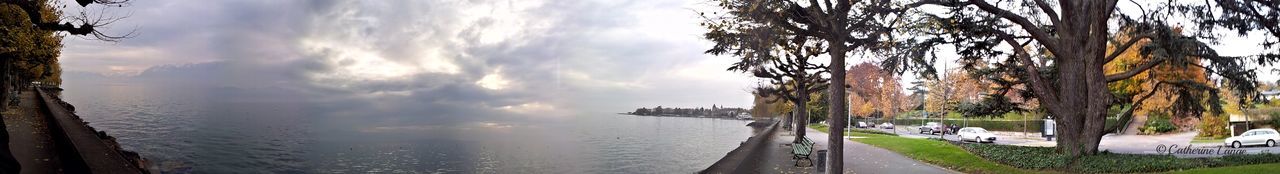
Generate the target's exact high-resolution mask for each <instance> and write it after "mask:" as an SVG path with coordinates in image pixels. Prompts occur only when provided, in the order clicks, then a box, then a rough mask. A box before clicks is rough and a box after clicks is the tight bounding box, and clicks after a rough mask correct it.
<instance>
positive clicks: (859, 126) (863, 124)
mask: <svg viewBox="0 0 1280 174" xmlns="http://www.w3.org/2000/svg"><path fill="white" fill-rule="evenodd" d="M854 126H857V128H867V127H868V126H869V125H867V122H861V121H859V122H858V125H854Z"/></svg>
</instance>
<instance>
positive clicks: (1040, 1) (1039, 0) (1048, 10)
mask: <svg viewBox="0 0 1280 174" xmlns="http://www.w3.org/2000/svg"><path fill="white" fill-rule="evenodd" d="M1036 6H1038V7H1040V11H1044V13H1045V15H1048V16H1049V22H1053V25H1058V24H1059V23H1061V22H1062V20H1061V19H1059V18H1058V12H1057V11H1054V10H1053V7H1050V6H1049V3H1046V2H1044V0H1036Z"/></svg>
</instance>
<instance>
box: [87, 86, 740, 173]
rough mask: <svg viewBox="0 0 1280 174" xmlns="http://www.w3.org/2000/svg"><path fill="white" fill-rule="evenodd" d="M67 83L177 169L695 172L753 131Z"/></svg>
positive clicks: (103, 124)
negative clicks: (437, 118) (422, 120)
mask: <svg viewBox="0 0 1280 174" xmlns="http://www.w3.org/2000/svg"><path fill="white" fill-rule="evenodd" d="M64 88H66V89H67V90H66V91H65V92H64V93H63V95H64V96H65V99H66V100H68V102H70V103H72V104H74V105H75V106H76V108H77V112H78V113H79V115H81V116H82V117H84V119H85V120H86V121H88V122H90V125H92V126H94V127H97V128H98V129H99V130H103V131H107V132H108V133H110V134H112V135H114V136H116V137H118V138H119V141H120V143H121V144H122V145H123V146H125V149H129V150H134V151H138V152H139V153H141V154H142V155H143V156H144V157H146V158H148V159H149V160H151V161H152V163H153V166H152V167H153V168H155V171H164V172H172V173H187V172H195V173H261V172H271V173H300V172H302V173H366V172H372V173H453V172H466V173H688V172H694V171H697V170H701V169H702V168H705V167H707V166H709V165H711V163H714V162H715V160H717V159H719V158H720V157H721V156H723V155H724V154H725V153H727V152H729V151H730V150H732V149H733V148H734V147H736V145H738V143H740V142H741V141H743V140H745V139H746V138H747V137H749V136H750V134H751V129H750V128H749V127H746V126H745V125H746V124H747V122H746V121H739V120H721V119H704V118H672V117H639V116H625V115H615V114H593V115H582V116H567V117H546V118H527V119H500V118H497V117H495V118H489V117H483V116H472V117H475V118H477V119H476V120H481V121H462V122H448V123H440V124H428V125H404V124H391V123H397V121H399V120H407V118H413V117H421V115H412V114H402V113H400V112H397V111H396V109H397V108H390V109H389V110H386V111H384V112H387V113H379V112H371V111H370V110H358V111H354V110H341V109H342V108H341V107H334V106H338V105H336V104H331V103H323V102H317V101H313V100H312V99H311V98H310V97H307V96H298V95H284V96H276V95H270V96H268V97H263V96H264V95H266V94H261V93H255V92H253V91H244V90H242V89H218V88H211V89H201V88H173V87H165V88H161V87H148V86H142V85H136V84H110V85H97V84H94V85H84V84H78V85H73V84H67V85H66V86H64ZM255 97H258V98H255ZM335 108H338V109H339V110H335ZM384 110H385V109H384ZM373 111H378V110H373Z"/></svg>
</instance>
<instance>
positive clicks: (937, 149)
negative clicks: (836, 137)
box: [810, 125, 1280, 173]
mask: <svg viewBox="0 0 1280 174" xmlns="http://www.w3.org/2000/svg"><path fill="white" fill-rule="evenodd" d="M810 127H811V128H814V129H816V130H819V131H823V132H827V128H826V127H825V126H821V125H811V126H810ZM850 135H851V136H856V137H860V138H853V139H850V140H852V141H856V142H860V143H864V144H870V145H872V146H876V147H879V148H883V149H887V150H890V151H894V152H897V153H898V154H902V155H904V156H907V157H910V158H912V159H916V160H919V161H924V162H927V163H931V164H934V165H938V166H942V167H946V168H948V169H952V170H956V171H961V172H965V173H1062V172H1072V173H1076V172H1079V173H1135V172H1137V173H1145V172H1161V171H1171V172H1191V173H1224V172H1225V173H1264V172H1265V171H1271V172H1265V173H1274V171H1277V170H1280V155H1274V154H1255V155H1241V156H1235V155H1232V156H1224V157H1216V158H1177V157H1174V156H1171V155H1140V154H1114V153H1100V154H1098V155H1094V156H1086V157H1082V158H1081V159H1078V161H1076V162H1075V163H1070V161H1069V160H1070V159H1068V158H1069V157H1066V156H1063V155H1061V154H1057V153H1054V152H1053V149H1052V148H1046V147H1021V146H1008V145H995V144H952V143H950V142H945V141H939V140H931V139H919V138H906V137H899V136H895V135H883V134H875V132H872V133H866V132H852V133H850ZM1206 141H1211V140H1206ZM1251 164H1252V165H1251ZM1177 170H1184V171H1177Z"/></svg>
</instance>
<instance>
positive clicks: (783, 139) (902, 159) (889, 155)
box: [757, 129, 959, 174]
mask: <svg viewBox="0 0 1280 174" xmlns="http://www.w3.org/2000/svg"><path fill="white" fill-rule="evenodd" d="M806 130H807V131H808V132H806V133H807V134H806V136H807V137H809V139H810V140H813V142H814V144H815V145H814V147H815V152H816V150H826V149H827V136H828V134H827V133H822V132H819V131H817V130H814V129H806ZM774 136H775V137H774V138H773V139H772V142H771V143H770V145H769V146H766V148H764V150H762V151H761V152H760V153H765V154H764V155H763V158H762V160H763V161H762V162H761V164H762V165H760V166H759V169H757V172H758V173H817V169H815V168H813V167H796V166H795V164H796V163H795V162H796V161H795V160H792V159H791V146H790V145H788V144H790V143H791V140H794V139H795V136H794V135H793V133H791V132H789V131H782V130H779V131H777V133H775V134H774ZM844 153H845V154H844V159H845V161H844V166H845V172H844V173H913V174H927V173H959V172H955V171H951V170H947V169H944V168H940V167H937V166H934V165H930V164H927V163H924V162H920V161H916V160H913V159H911V158H908V157H906V156H902V155H901V154H897V153H894V152H892V151H889V150H885V149H881V148H877V147H874V146H871V145H867V144H862V143H858V142H854V141H845V143H844ZM813 157H815V158H816V157H817V153H814V156H813ZM816 161H817V160H815V162H816ZM815 166H816V165H815ZM827 173H833V172H831V171H827Z"/></svg>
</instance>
